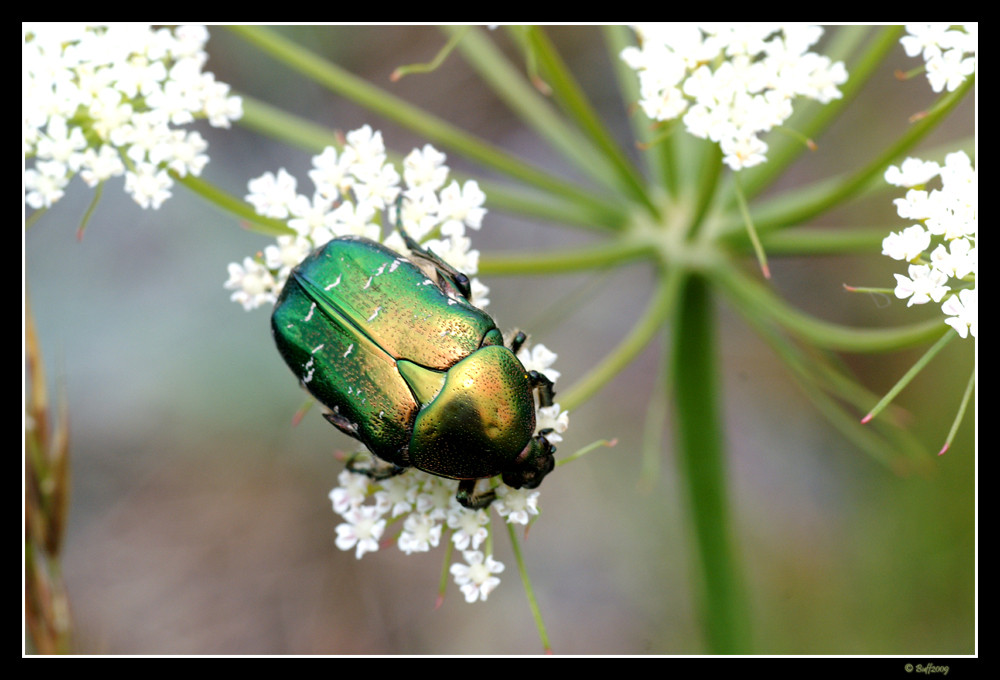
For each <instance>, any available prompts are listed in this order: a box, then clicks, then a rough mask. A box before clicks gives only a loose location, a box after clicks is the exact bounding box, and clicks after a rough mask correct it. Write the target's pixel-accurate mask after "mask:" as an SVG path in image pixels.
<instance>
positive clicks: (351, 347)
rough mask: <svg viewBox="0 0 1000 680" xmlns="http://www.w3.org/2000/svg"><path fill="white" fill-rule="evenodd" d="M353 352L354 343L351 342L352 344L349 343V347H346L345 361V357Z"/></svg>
mask: <svg viewBox="0 0 1000 680" xmlns="http://www.w3.org/2000/svg"><path fill="white" fill-rule="evenodd" d="M353 350H354V343H353V342H352V343H351V344H350V345H349V346H348V347H347V351H346V352H344V358H345V359H346V358H347V356H348V355H349V354H350V353H351V352H352V351H353Z"/></svg>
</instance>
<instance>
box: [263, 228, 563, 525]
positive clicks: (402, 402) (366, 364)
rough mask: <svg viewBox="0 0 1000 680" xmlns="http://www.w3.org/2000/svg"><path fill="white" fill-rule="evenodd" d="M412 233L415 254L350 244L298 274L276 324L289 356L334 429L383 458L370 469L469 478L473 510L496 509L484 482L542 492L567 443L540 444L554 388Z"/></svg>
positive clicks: (323, 254) (464, 283)
mask: <svg viewBox="0 0 1000 680" xmlns="http://www.w3.org/2000/svg"><path fill="white" fill-rule="evenodd" d="M400 231H401V233H402V234H403V237H404V238H405V239H406V242H407V246H408V248H409V249H410V251H411V257H410V258H404V257H402V256H400V255H399V254H397V253H395V252H394V251H392V250H390V249H389V248H387V247H385V246H383V245H382V244H380V243H376V242H374V241H370V240H368V239H365V238H361V237H342V238H336V239H333V240H332V241H329V242H328V243H327V244H326V245H324V246H321V247H320V248H317V249H316V250H315V251H313V252H312V253H311V254H310V255H309V256H308V257H306V259H305V260H303V261H302V262H301V263H300V264H299V265H298V266H297V267H296V268H295V269H294V270H292V273H291V274H290V275H289V277H288V282H287V283H286V284H285V288H284V290H282V292H281V295H280V297H279V298H278V302H277V304H276V305H275V308H274V313H273V314H272V316H271V329H272V332H273V333H274V339H275V342H276V343H277V345H278V351H279V352H281V356H282V357H284V359H285V362H286V363H287V364H288V366H289V367H290V368H291V369H292V372H293V373H295V375H296V376H297V377H298V378H299V380H300V381H301V382H302V385H303V386H304V387H305V388H306V389H307V390H308V391H309V392H310V393H311V394H312V395H313V396H314V397H315V398H316V399H317V400H318V401H319V402H320V403H321V404H323V405H324V406H326V408H327V409H329V412H327V413H324V416H325V417H326V418H327V420H329V421H330V422H331V423H332V424H333V425H334V426H336V427H337V429H339V430H341V431H342V432H344V433H346V434H348V435H350V436H351V437H354V438H356V439H358V440H360V441H361V442H362V443H363V444H364V445H365V446H366V447H368V449H369V450H370V451H371V452H372V453H373V454H375V456H376V457H377V458H378V459H380V460H381V461H384V462H383V463H382V464H381V465H376V466H375V467H372V468H367V469H359V470H358V471H359V472H364V473H365V474H369V475H370V476H373V477H376V478H384V477H388V476H391V475H393V474H398V473H400V472H402V471H403V470H404V469H405V468H407V467H411V466H412V467H415V468H418V469H420V470H423V471H425V472H429V473H431V474H434V475H438V476H440V477H447V478H450V479H457V480H461V481H460V483H459V490H458V495H457V497H458V500H459V501H460V502H461V503H462V504H463V505H465V506H466V507H473V508H475V507H485V506H487V505H489V503H490V502H491V501H492V500H493V492H491V491H490V492H484V493H479V494H476V493H475V485H476V480H477V479H483V478H488V477H494V476H496V475H502V476H503V480H504V483H506V484H507V485H509V486H512V487H514V488H521V487H522V486H523V487H528V488H535V487H537V486H538V485H539V484H540V483H541V481H542V478H544V477H545V475H546V474H548V473H549V472H550V471H551V470H552V468H553V467H554V465H555V459H554V457H553V455H552V454H553V453H554V452H555V447H553V446H552V445H551V444H550V443H549V441H548V440H547V439H546V437H545V435H546V434H548V433H549V432H551V430H547V431H546V430H543V431H542V432H540V433H538V434H535V400H534V391H535V389H536V388H537V389H538V394H539V402H540V403H541V405H542V406H549V405H551V404H552V398H553V394H554V392H553V390H552V382H551V381H549V380H548V379H547V378H546V377H545V376H544V375H542V374H540V373H538V372H537V371H526V370H525V369H524V366H523V365H522V364H521V362H520V361H519V360H518V358H517V356H516V353H517V351H518V349H519V348H520V347H521V344H522V343H523V342H524V339H525V336H524V334H523V333H518V334H517V336H516V337H515V338H514V339H513V340H512V341H511V343H510V346H509V347H508V346H505V345H504V342H503V336H502V335H501V333H500V331H499V330H498V329H497V327H496V324H495V323H494V321H493V319H492V318H491V317H490V316H489V315H488V314H487V313H486V312H484V311H483V310H481V309H479V308H477V307H474V306H473V305H472V304H471V303H470V302H469V298H470V297H471V294H470V291H469V279H468V277H466V276H465V275H464V274H462V273H460V272H458V271H457V270H455V269H454V268H452V267H451V266H449V265H448V264H446V263H445V262H444V261H443V260H441V259H440V258H439V257H437V256H436V255H434V253H432V252H430V251H428V250H424V249H422V248H421V247H420V246H419V245H418V244H417V243H416V242H415V241H413V240H412V239H410V238H409V237H408V236H407V235H406V234H405V232H402V230H400ZM352 469H353V468H352Z"/></svg>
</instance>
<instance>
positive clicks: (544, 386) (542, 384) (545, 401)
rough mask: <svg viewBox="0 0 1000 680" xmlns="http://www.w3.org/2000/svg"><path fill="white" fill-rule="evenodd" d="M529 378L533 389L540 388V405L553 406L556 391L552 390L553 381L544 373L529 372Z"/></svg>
mask: <svg viewBox="0 0 1000 680" xmlns="http://www.w3.org/2000/svg"><path fill="white" fill-rule="evenodd" d="M528 378H530V379H531V388H532V389H535V388H538V403H539V405H540V406H541V407H543V408H544V407H546V406H552V403H553V401H552V400H553V399H554V398H555V396H556V391H555V390H554V389H552V381H551V380H549V379H548V377H546V375H545V374H544V373H539V372H538V371H528Z"/></svg>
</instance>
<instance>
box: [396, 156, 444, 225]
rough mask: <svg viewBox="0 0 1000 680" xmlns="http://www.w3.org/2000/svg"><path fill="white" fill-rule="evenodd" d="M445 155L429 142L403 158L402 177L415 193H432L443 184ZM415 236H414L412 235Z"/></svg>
mask: <svg viewBox="0 0 1000 680" xmlns="http://www.w3.org/2000/svg"><path fill="white" fill-rule="evenodd" d="M445 160H446V157H445V155H444V154H443V153H441V152H440V151H438V150H437V149H435V148H434V147H433V146H431V145H430V144H425V145H424V148H423V149H414V150H413V151H411V152H410V153H409V154H408V155H407V156H406V158H405V159H404V160H403V179H404V180H405V181H406V186H407V187H408V188H409V189H413V190H416V191H415V193H420V194H423V193H430V194H433V193H434V192H436V191H437V190H438V189H440V188H441V187H443V186H444V183H445V181H446V180H447V178H448V166H446V165H445V164H444V162H445ZM414 238H416V237H414Z"/></svg>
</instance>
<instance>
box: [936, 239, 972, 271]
mask: <svg viewBox="0 0 1000 680" xmlns="http://www.w3.org/2000/svg"><path fill="white" fill-rule="evenodd" d="M931 264H932V265H933V266H934V268H935V269H937V270H938V271H941V272H944V273H945V274H947V275H948V276H950V277H954V278H956V279H964V278H965V277H966V276H968V275H969V274H973V273H975V271H976V249H975V247H973V246H972V244H971V242H970V241H969V240H968V239H964V238H956V239H954V240H953V241H951V243H950V248H949V247H946V246H945V245H944V244H943V243H942V244H941V245H939V246H938V247H937V248H935V249H934V252H932V253H931Z"/></svg>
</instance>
